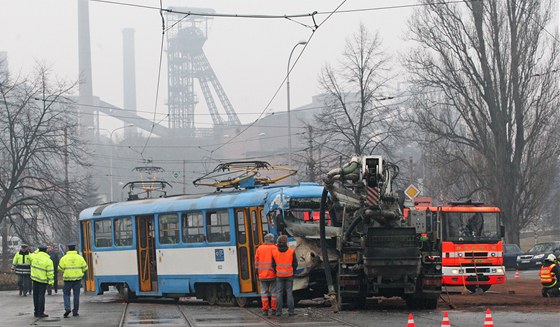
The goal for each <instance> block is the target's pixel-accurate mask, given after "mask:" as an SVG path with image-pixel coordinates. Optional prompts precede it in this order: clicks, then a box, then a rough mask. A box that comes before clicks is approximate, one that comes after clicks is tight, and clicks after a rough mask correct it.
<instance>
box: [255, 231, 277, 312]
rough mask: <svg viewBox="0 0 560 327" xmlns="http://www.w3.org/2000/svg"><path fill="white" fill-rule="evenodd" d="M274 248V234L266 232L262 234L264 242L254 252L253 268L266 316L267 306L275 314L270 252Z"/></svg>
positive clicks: (273, 273) (274, 282)
mask: <svg viewBox="0 0 560 327" xmlns="http://www.w3.org/2000/svg"><path fill="white" fill-rule="evenodd" d="M275 249H276V244H274V235H272V234H270V233H268V234H266V235H265V236H264V244H261V245H260V246H259V247H258V248H257V252H256V253H255V268H256V269H257V271H258V272H259V280H260V286H261V303H262V312H263V315H265V316H268V309H269V307H270V309H272V315H275V314H276V272H275V271H274V268H273V267H272V252H273V251H274V250H275ZM269 296H270V298H271V299H270V305H269V302H268V298H269Z"/></svg>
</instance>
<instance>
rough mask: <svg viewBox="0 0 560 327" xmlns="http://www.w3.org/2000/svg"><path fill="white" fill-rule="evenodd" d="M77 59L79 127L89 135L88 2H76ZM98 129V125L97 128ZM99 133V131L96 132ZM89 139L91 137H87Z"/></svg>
mask: <svg viewBox="0 0 560 327" xmlns="http://www.w3.org/2000/svg"><path fill="white" fill-rule="evenodd" d="M78 51H79V53H78V59H79V70H80V71H79V76H80V77H79V78H80V87H79V89H80V98H79V103H80V104H83V105H80V108H79V110H80V126H81V127H82V130H83V132H84V133H91V132H88V131H91V129H88V128H87V127H89V126H93V112H94V111H93V107H92V105H93V87H92V78H91V46H90V39H89V2H88V0H78ZM97 127H99V125H98V126H97ZM98 133H99V131H98ZM87 136H89V137H91V136H93V135H87Z"/></svg>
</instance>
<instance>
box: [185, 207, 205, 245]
mask: <svg viewBox="0 0 560 327" xmlns="http://www.w3.org/2000/svg"><path fill="white" fill-rule="evenodd" d="M204 239H205V237H204V218H203V215H202V212H200V211H198V212H187V213H184V214H183V242H185V243H202V242H204Z"/></svg>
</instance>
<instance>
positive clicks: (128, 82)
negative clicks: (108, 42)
mask: <svg viewBox="0 0 560 327" xmlns="http://www.w3.org/2000/svg"><path fill="white" fill-rule="evenodd" d="M122 33H123V106H124V109H127V110H136V59H135V56H134V29H132V28H125V29H123V31H122ZM135 134H136V128H126V129H124V135H125V138H128V137H131V136H133V135H135Z"/></svg>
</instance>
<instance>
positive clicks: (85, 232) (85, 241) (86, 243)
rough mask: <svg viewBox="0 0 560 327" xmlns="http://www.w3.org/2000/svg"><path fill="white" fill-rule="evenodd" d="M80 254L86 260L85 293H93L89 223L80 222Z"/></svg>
mask: <svg viewBox="0 0 560 327" xmlns="http://www.w3.org/2000/svg"><path fill="white" fill-rule="evenodd" d="M82 253H83V256H84V258H85V259H86V263H87V265H88V270H86V274H85V275H86V292H94V291H95V282H94V280H93V269H94V267H93V255H92V253H91V221H82Z"/></svg>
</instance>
